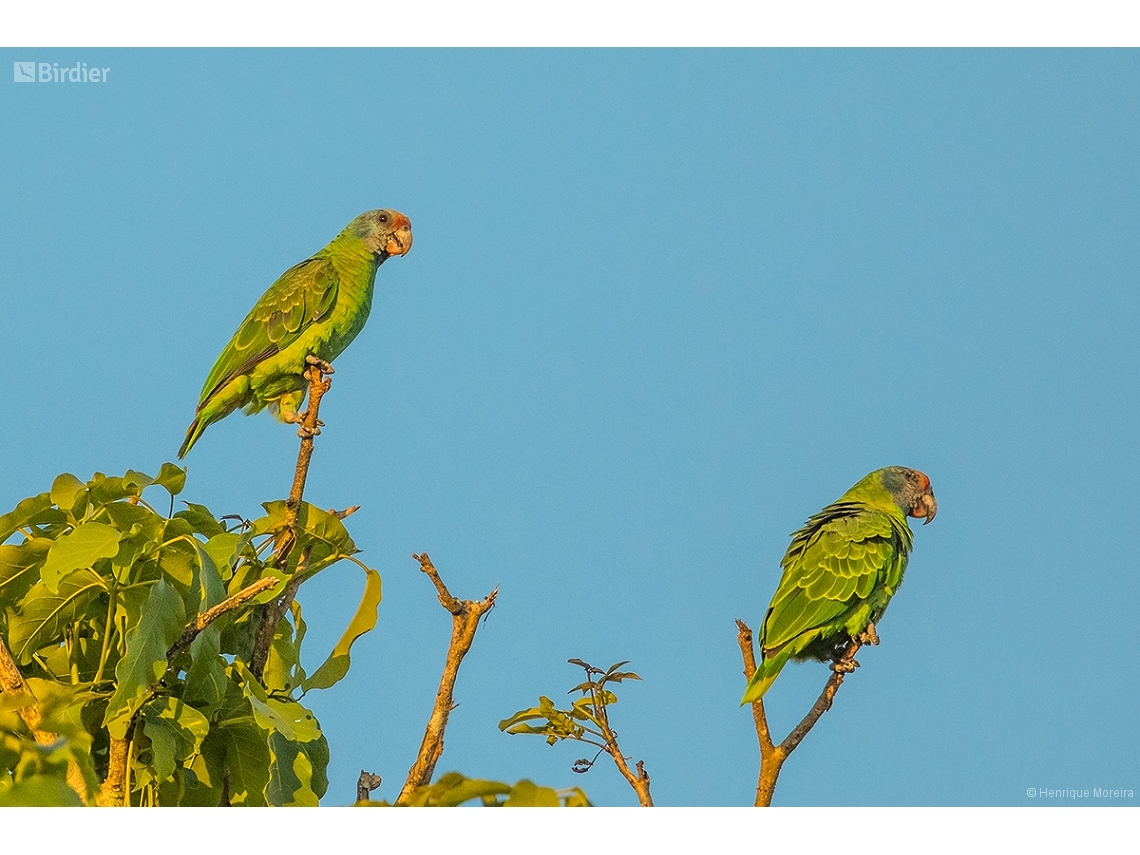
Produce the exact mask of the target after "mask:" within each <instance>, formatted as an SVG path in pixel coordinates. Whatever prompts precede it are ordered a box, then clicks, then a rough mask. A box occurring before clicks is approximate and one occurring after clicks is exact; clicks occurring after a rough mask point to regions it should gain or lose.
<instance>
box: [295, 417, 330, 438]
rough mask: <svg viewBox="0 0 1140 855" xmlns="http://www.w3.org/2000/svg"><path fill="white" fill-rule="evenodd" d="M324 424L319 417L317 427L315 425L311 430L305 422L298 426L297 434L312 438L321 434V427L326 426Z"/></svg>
mask: <svg viewBox="0 0 1140 855" xmlns="http://www.w3.org/2000/svg"><path fill="white" fill-rule="evenodd" d="M324 424H325V423H324V422H322V421H321V420H320V419H317V424H316V427H314V428H313V429H312V430H309V429H308V428H307V427H305V425H304V424H302V425H301V426H300V427H299V428H297V436H299V437H301V439H312V438H313V437H314V436H319V435H320V433H321V428H322V427H324Z"/></svg>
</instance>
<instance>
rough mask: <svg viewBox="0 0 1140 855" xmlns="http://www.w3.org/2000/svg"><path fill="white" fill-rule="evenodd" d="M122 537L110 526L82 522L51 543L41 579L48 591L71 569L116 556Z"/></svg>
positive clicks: (55, 587)
mask: <svg viewBox="0 0 1140 855" xmlns="http://www.w3.org/2000/svg"><path fill="white" fill-rule="evenodd" d="M121 539H122V534H121V533H120V532H118V531H116V530H115V529H113V528H111V526H109V525H104V524H103V523H97V522H88V523H83V524H82V525H80V526H78V527H76V528H75V529H74V530H72V531H71V532H69V533H68V534H65V535H62V536H61V537H60V538H59V539H58V540H56V542H55V543H53V544H52V545H51V549H49V550H48V556H47V561H45V562H44V566H43V569H42V570H41V571H40V578H41V579H43V581H44V584H46V585H47V587H48V590H49V591H51V592H52V593H57V592H58V591H59V580H60V579H61V578H62V577H63V576H65V575H67V574H68V573H70V572H71V571H73V570H80V569H83V568H85V567H90V566H91V565H92V564H94V563H95V562H96V561H98V560H99V559H100V558H113V557H115V555H116V554H117V553H118V551H119V541H120V540H121Z"/></svg>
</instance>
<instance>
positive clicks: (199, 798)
mask: <svg viewBox="0 0 1140 855" xmlns="http://www.w3.org/2000/svg"><path fill="white" fill-rule="evenodd" d="M224 772H225V747H224V745H223V744H222V742H221V741H218V740H215V741H211V740H210V738H209V736H207V738H206V739H205V740H203V741H202V751H201V753H199V754H197V755H195V756H194V757H193V758H192V759H191V760H190V763H189V764H188V765H187V766H186V767H185V768H184V770H183V777H182V786H183V789H182V796H181V798H180V800H179V802H178V806H179V807H217V806H218V804H219V803H220V802H221V799H222V778H223V777H224Z"/></svg>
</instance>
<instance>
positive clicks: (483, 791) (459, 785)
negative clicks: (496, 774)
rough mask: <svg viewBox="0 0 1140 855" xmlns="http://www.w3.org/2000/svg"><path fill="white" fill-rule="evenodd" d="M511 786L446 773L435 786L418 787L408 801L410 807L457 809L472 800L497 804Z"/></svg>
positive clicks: (508, 791)
mask: <svg viewBox="0 0 1140 855" xmlns="http://www.w3.org/2000/svg"><path fill="white" fill-rule="evenodd" d="M510 791H511V785H510V784H504V783H503V782H502V781H484V780H480V779H477V778H467V777H464V776H463V775H461V774H460V773H459V772H446V773H445V774H443V775H440V777H439V780H437V781H436V782H435V783H434V784H427V785H425V786H423V787H417V788H416V789H415V790H414V791H413V792H412V795H411V798H409V799H408V801H407V804H408V806H409V807H456V806H457V805H461V804H463V803H464V802H466V801H470V800H471V799H481V800H483V802H484V803H488V802H490V803H497V801H498V800H497V798H496V797H497V796H500V795H504V796H505V795H507V794H508V793H510Z"/></svg>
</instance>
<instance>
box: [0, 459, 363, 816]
mask: <svg viewBox="0 0 1140 855" xmlns="http://www.w3.org/2000/svg"><path fill="white" fill-rule="evenodd" d="M185 481H186V472H185V470H184V469H181V468H179V467H177V466H175V465H173V464H170V463H166V464H163V466H162V468H161V469H160V471H159V473H158V475H157V476H156V477H151V476H148V475H144V474H142V473H139V472H134V471H128V472H127V473H125V474H124V475H122V476H106V475H103V474H102V473H96V474H95V475H94V476H93V477H92V478H91V479H90V480H89V481H87V482H83V481H80V480H79V479H78V478H76V477H75V476H74V475H71V474H68V473H64V474H62V475H60V476H59V477H58V478H56V479H55V481H54V482H53V483H52V485H51V489H50V490H49V491H47V492H44V493H40V494H38V495H36V496H31V497H29V498H27V499H24V500H23V501H21V502H20V503H19V504H18V505H17V506H16V507H15V508H13V509H12V510H11V511H10V512H8V513H6V514H4V515H3V516H0V544H2V545H0V638H3V639H5V640H6V643H7V647H8V649H9V650H10V652H11V658H12V660H14V663H15V664H16V666H17V667H18V670H19V672H20V674H21V675H22V676H23V688H22V689H21V691H20V692H16V693H14V692H12V691H7V692H5V693H4V694H2V695H0V804H75V803H78V801H79V800H80V796H79V794H77V792H76V790H75V788H74V787H72V786H69V785H68V784H67V783H66V781H67V780H70V779H69V778H68V777H67V776H68V770H69V768H70V769H72V775H74V774H75V772H74V770H75V769H78V771H79V773H80V774H81V775H82V776H83V779H84V780H85V781H86V784H87V786H86V787H85V789H86V794H85V795H86V798H87V801H89V802H90V801H93V799H94V796H95V793H96V792H97V790H98V788H99V786H100V785H102V786H106V783H107V779H108V777H109V775H111V774H112V770H113V767H114V766H115V756H114V755H115V751H116V750H122V749H123V748H125V750H126V757H125V766H124V772H125V780H124V781H123V784H124V789H123V793H124V795H123V798H124V803H129V804H134V805H140V804H146V805H217V804H219V803H229V804H235V805H237V804H245V805H267V804H269V805H315V804H316V803H317V801H318V799H319V798H320V797H321V796H322V795H323V794H324V792H325V790H326V788H327V786H328V779H327V778H326V775H325V771H326V768H327V766H328V760H329V750H328V743H327V741H326V740H325V737H324V735H323V734H322V732H321V728H320V724H319V722H318V721H317V719H316V717H315V716H314V715H313V713H312V712H311V711H310V710H309V709H308V708H307V707H306V706H305V705H304V703H303V699H304V696H305V693H306V692H308V691H310V690H313V689H326V688H329V687H331V686H333V685H335V684H336V683H337V682H338V681H339V680H340V679H341V678H342V677H343V676H344V675H345V673H346V672H347V670H348V666H349V661H350V660H349V656H350V651H351V648H352V644H353V642H354V641H355V640H356V639H357V638H358V637H360V635H362V634H363V633H365V632H367V631H368V630H370V629H371V628H372V627H373V626H375V623H376V617H377V607H378V605H379V602H380V590H381V585H380V575H379V574H378V573H377V572H376V571H375V570H374V569H372V568H370V567H367V566H365V565H364V564H362V563H361V562H360V561H358V560H357V559H356V558H355V557H354V556H355V554H356V553H357V552H358V550H357V547H356V545H355V543H353V541H352V538H351V537H350V536H349V534H348V531H347V529H346V528H345V526H344V524H343V522H342V521H341V520H340V519H338V518H337V515H336V514H334V513H331V512H328V511H323V510H321V509H319V508H316V507H314V506H312V505H309V504H302V505H301V506H300V508H299V509H298V514H297V522H296V526H295V528H296V536H297V540H296V543H295V545H294V548H293V549H292V550H291V551H290V552H289V559H288V562H286V563H285V565H284V566H278V562H276V561H275V560H274V558H275V555H274V553H273V551H272V544H273V542H274V539H275V538H276V537H277V536H279V535H280V533H281V529H282V526H283V524H284V519H285V505H284V503H283V502H269V503H266V504H265V505H264V510H265V513H264V515H263V516H261V517H259V518H257V519H255V520H252V521H247V520H243V519H240V518H234V517H217V516H215V515H214V514H213V513H212V512H211V511H210V510H209V509H207V508H206V507H204V506H202V505H197V504H192V503H184V507H183V508H181V509H180V510H178V511H177V512H174V506H175V505H174V503H175V496H177V495H178V494H179V493H180V492H181V491H182V489H183V487H184V485H185ZM156 487H157V488H159V490H161V491H164V492H165V494H166V496H167V497H168V499H169V501H168V502H162V504H167V505H168V508H167V509H166V513H164V512H163V509H161V508H159V507H156V506H155V505H154V504H152V501H155V496H156V495H157V496H158V497H160V498H161V497H162V496H163V493H162V492H158V491H156V490H155V489H153V488H156ZM144 492H145V496H144ZM342 560H349V561H352V562H354V563H356V564H357V565H358V566H359V567H360V568H361V570H362V571H363V573H364V575H365V580H364V594H363V596H362V598H361V602H360V605H359V607H358V609H357V611H356V613H355V614H354V615H352V617H351V619H350V620H349V622H348V626H347V628H346V630H345V632H344V634H343V636H342V637H341V639H340V641H339V642H338V643H337V645H336V646H335V647H334V649H333V651H332V652H331V654H330V655H329V656H328V657H327V658H326V659H325V660H324V662H323V663H322V664H321V665H320V666H319V667H318V668H317V669H316V670H314V671H313V672H312V674H308V673H306V671H305V669H304V668H303V667H302V665H301V647H302V643H303V641H304V637H305V622H304V619H303V617H302V611H301V606H300V604H299V603H297V602H296V601H293V602H291V603H290V605H289V608H288V615H287V619H286V620H281V621H280V622H279V623H278V624H277V627H276V632H275V634H274V636H273V639H272V645H271V647H270V650H269V655H268V657H267V659H266V663H265V667H264V671H263V673H262V676H261V680H257V679H255V678H254V677H253V675H252V674H251V673H250V669H249V661H250V656H251V653H252V648H253V643H254V638H255V636H256V634H257V629H258V626H259V623H260V618H261V616H262V614H263V613H264V610H265V604H266V603H269V602H270V601H272V600H274V599H275V598H276V597H278V596H280V594H281V593H282V591H283V589H284V587H285V585H286V582H287V580H288V579H290V578H291V577H293V576H294V575H295V574H296V575H297V576H298V577H299V578H300V579H302V580H303V579H308V578H311V577H312V576H314V575H316V574H317V573H319V572H321V571H322V570H324V569H326V568H327V567H330V566H331V565H333V564H335V563H337V562H338V561H342ZM250 593H253V595H252V596H249V594H250ZM30 708H34V709H35V710H37V715H38V716H39V724H38V728H39V729H40V730H41V731H45V732H48V733H50V734H52V735H54V736H55V737H56V738H55V740H54V741H53V742H52V743H51V744H48V745H44V744H41V743H39V742H37V741H36V739H35V734H34V733H33V732H32V730H33V729H32V727H31V726H29V724H28V722H27V720H26V716H21V714H20V712H21V710H26V709H30ZM81 789H83V787H81Z"/></svg>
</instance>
